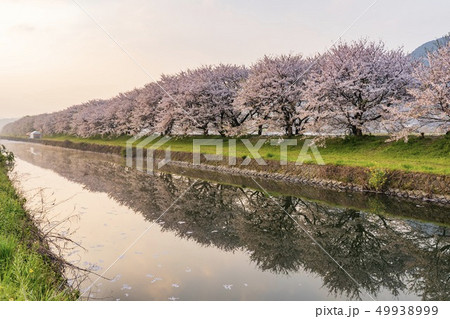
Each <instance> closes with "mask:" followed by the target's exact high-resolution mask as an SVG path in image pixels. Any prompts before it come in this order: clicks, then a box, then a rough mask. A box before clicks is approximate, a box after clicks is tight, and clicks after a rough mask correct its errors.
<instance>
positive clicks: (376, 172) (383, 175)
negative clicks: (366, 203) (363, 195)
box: [369, 168, 388, 191]
mask: <svg viewBox="0 0 450 319" xmlns="http://www.w3.org/2000/svg"><path fill="white" fill-rule="evenodd" d="M387 180H388V177H387V172H386V170H384V169H380V168H371V169H370V171H369V188H371V189H374V190H376V191H379V190H382V189H383V188H384V187H385V186H386V183H387Z"/></svg>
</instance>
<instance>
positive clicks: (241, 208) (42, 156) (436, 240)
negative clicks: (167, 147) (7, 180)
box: [0, 141, 450, 300]
mask: <svg viewBox="0 0 450 319" xmlns="http://www.w3.org/2000/svg"><path fill="white" fill-rule="evenodd" d="M0 144H5V145H6V146H7V148H8V149H10V150H11V151H13V152H14V153H15V155H16V158H17V161H16V166H15V169H14V173H13V177H14V178H15V180H16V184H17V186H18V187H19V188H20V189H21V191H22V192H23V195H24V196H25V198H26V199H27V204H26V205H27V208H29V209H30V210H31V211H33V212H34V213H35V214H40V215H39V216H41V217H45V218H44V219H45V220H43V221H42V223H43V225H44V226H43V227H46V229H50V228H52V229H54V230H53V231H56V232H59V233H61V234H62V235H63V236H65V237H67V238H69V239H71V240H73V241H74V243H77V244H79V245H80V246H81V247H78V246H76V245H74V244H70V243H68V244H67V247H66V249H65V250H63V254H64V256H65V259H66V260H67V261H69V262H71V263H73V264H75V265H77V266H79V267H82V268H87V269H90V270H91V271H92V272H94V273H96V274H103V277H98V276H97V275H96V274H94V273H91V274H89V276H88V277H87V278H86V279H85V280H84V281H83V282H82V284H81V289H82V292H83V299H89V300H99V299H100V300H357V299H362V300H371V299H372V298H373V299H376V300H417V299H426V300H448V299H450V281H449V276H450V235H449V234H450V233H449V225H450V208H449V207H448V206H447V207H445V206H439V205H433V204H425V203H422V202H412V201H406V200H400V199H396V198H389V197H386V196H379V195H378V196H376V195H367V194H366V195H365V194H357V193H348V192H335V191H330V190H322V189H318V188H313V187H311V186H302V185H289V184H286V183H283V182H281V181H271V180H258V183H255V182H254V181H253V180H252V179H249V178H245V177H242V176H232V175H229V174H227V175H222V174H220V173H211V172H204V171H196V170H192V169H187V168H177V167H167V168H166V171H165V172H159V173H157V174H155V175H154V176H151V175H148V174H145V173H142V172H139V171H137V170H135V169H130V168H128V167H126V166H125V164H124V160H123V159H122V158H120V157H117V156H113V155H105V154H96V153H91V152H82V151H75V150H68V149H63V148H56V147H50V146H43V145H36V144H28V143H17V142H9V141H1V143H0ZM260 186H262V187H264V189H266V190H268V191H269V193H270V194H271V196H268V195H267V193H265V192H264V191H263V190H262V189H260Z"/></svg>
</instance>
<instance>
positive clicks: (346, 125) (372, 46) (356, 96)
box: [307, 40, 411, 135]
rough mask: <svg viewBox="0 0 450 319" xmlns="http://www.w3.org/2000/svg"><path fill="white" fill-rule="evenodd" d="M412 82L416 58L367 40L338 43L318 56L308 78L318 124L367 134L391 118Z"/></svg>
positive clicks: (313, 110)
mask: <svg viewBox="0 0 450 319" xmlns="http://www.w3.org/2000/svg"><path fill="white" fill-rule="evenodd" d="M410 82H411V61H410V60H409V58H408V57H407V56H406V55H405V54H404V53H403V50H402V49H397V50H387V49H386V48H385V46H384V43H383V42H378V43H376V42H369V41H367V40H360V41H356V42H352V43H339V44H337V45H336V46H334V47H333V48H331V49H330V50H329V52H327V53H325V54H324V55H322V56H321V57H319V58H318V60H317V67H316V68H315V70H314V71H313V72H312V74H311V77H310V79H309V80H308V82H307V86H308V90H307V100H308V105H309V108H310V111H311V112H312V113H313V114H314V118H315V121H314V123H315V128H316V129H317V130H318V131H320V130H321V129H322V128H324V127H327V128H331V130H334V131H336V130H342V129H343V130H346V131H348V132H349V133H350V134H353V135H362V134H363V132H364V131H366V132H367V131H370V126H371V125H375V124H378V123H382V122H386V121H387V122H389V121H390V120H392V119H393V114H399V113H398V109H399V107H400V105H401V104H402V103H403V102H404V101H405V100H407V99H408V97H409V95H408V92H407V87H408V85H409V84H410Z"/></svg>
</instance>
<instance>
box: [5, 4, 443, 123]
mask: <svg viewBox="0 0 450 319" xmlns="http://www.w3.org/2000/svg"><path fill="white" fill-rule="evenodd" d="M80 6H81V7H82V8H80ZM91 17H92V18H93V19H94V20H95V21H96V22H94V21H93V20H92V19H91ZM449 17H450V1H448V0H410V1H407V0H317V1H311V0H309V1H303V0H274V1H268V0H240V1H239V0H184V1H183V0H157V1H154V0H1V1H0V118H11V117H14V118H16V117H21V116H25V115H34V114H40V113H45V112H53V111H58V110H62V109H65V108H67V107H69V106H71V105H74V104H79V103H82V102H86V101H88V100H91V99H97V98H109V97H113V96H115V95H117V94H118V93H119V92H125V91H128V90H131V89H133V88H135V87H142V86H143V85H144V84H146V83H149V82H152V81H154V80H157V79H159V77H160V75H161V74H163V73H165V74H171V73H176V72H178V71H180V70H183V69H186V68H191V67H197V66H200V65H203V64H217V63H231V64H245V65H251V64H252V63H253V62H255V61H256V60H257V59H259V58H261V57H262V56H263V55H265V54H282V53H286V54H288V53H302V54H304V55H305V56H309V55H313V54H315V53H320V52H325V51H326V50H327V49H328V48H329V47H330V46H331V45H332V44H333V43H334V42H335V41H336V40H337V39H339V37H340V36H342V39H343V40H345V41H350V40H357V39H359V38H362V37H367V38H369V39H371V40H375V41H378V40H383V41H385V43H386V45H387V47H388V48H392V49H394V48H398V47H400V46H402V47H403V48H404V50H405V51H406V52H411V51H412V50H414V49H415V48H416V47H418V46H420V45H421V44H423V43H424V42H427V41H430V40H433V39H436V38H439V37H441V36H443V35H445V34H447V33H448V32H449V31H450V19H449ZM119 46H120V47H119ZM137 64H139V66H138V65H137Z"/></svg>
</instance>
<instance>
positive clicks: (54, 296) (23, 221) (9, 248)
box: [0, 150, 77, 301]
mask: <svg viewBox="0 0 450 319" xmlns="http://www.w3.org/2000/svg"><path fill="white" fill-rule="evenodd" d="M11 160H13V158H12V157H9V154H8V153H6V152H5V151H4V150H1V151H0V300H9V301H13V300H75V299H76V298H77V292H76V291H74V290H72V289H71V288H70V287H68V285H67V282H66V280H65V279H64V276H63V275H62V271H63V269H62V266H61V265H60V264H58V263H57V262H55V261H54V258H53V257H54V256H52V254H51V252H49V249H48V247H47V245H46V242H45V240H44V239H43V238H42V236H41V234H40V233H39V231H38V228H37V227H36V225H34V223H33V220H32V219H31V217H30V216H29V215H28V213H27V212H26V210H25V209H24V208H23V203H24V202H23V199H22V198H21V197H20V196H19V195H18V193H17V192H16V190H15V189H14V187H13V185H12V183H11V180H10V179H9V177H8V174H7V173H8V167H9V166H10V161H11Z"/></svg>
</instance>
